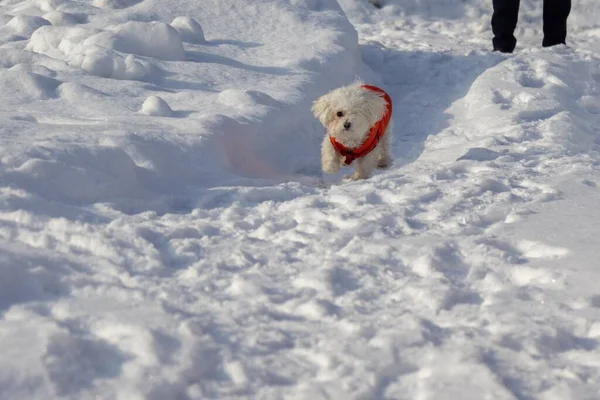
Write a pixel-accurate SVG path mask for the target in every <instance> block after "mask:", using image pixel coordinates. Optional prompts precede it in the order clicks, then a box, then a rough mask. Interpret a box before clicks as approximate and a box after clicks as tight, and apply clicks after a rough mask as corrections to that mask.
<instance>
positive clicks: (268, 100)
mask: <svg viewBox="0 0 600 400" xmlns="http://www.w3.org/2000/svg"><path fill="white" fill-rule="evenodd" d="M218 100H219V103H221V104H223V105H224V106H228V107H232V108H235V109H237V110H239V111H240V112H246V113H248V114H255V113H257V112H266V111H267V110H268V109H270V108H275V107H280V106H281V104H280V103H279V102H278V101H277V100H275V99H274V98H272V97H271V96H269V95H268V94H266V93H263V92H260V91H257V90H240V89H227V90H224V91H222V92H221V93H219V97H218Z"/></svg>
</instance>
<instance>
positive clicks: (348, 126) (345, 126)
mask: <svg viewBox="0 0 600 400" xmlns="http://www.w3.org/2000/svg"><path fill="white" fill-rule="evenodd" d="M351 126H352V124H351V123H350V122H348V121H346V122H344V129H346V130H348V129H350V127H351Z"/></svg>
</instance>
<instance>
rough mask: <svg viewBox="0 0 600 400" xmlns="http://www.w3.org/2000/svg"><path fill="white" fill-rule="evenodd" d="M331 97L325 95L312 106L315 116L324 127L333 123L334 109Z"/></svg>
mask: <svg viewBox="0 0 600 400" xmlns="http://www.w3.org/2000/svg"><path fill="white" fill-rule="evenodd" d="M330 100H331V96H330V95H329V94H325V95H323V96H321V97H319V98H318V99H317V100H315V101H314V102H313V104H312V112H313V115H314V116H315V117H316V118H318V119H319V121H321V123H322V124H323V126H329V124H330V123H331V121H333V109H332V108H331V101H330Z"/></svg>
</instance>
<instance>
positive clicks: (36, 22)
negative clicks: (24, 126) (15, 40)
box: [6, 15, 50, 37]
mask: <svg viewBox="0 0 600 400" xmlns="http://www.w3.org/2000/svg"><path fill="white" fill-rule="evenodd" d="M45 25H50V22H49V21H48V20H46V19H44V18H42V17H36V16H29V15H18V16H16V17H14V18H12V19H11V20H10V21H9V22H8V23H7V24H6V27H7V28H9V29H11V30H12V32H13V33H14V34H16V35H21V36H27V37H29V36H31V34H32V33H33V32H35V31H36V30H37V29H39V28H40V27H42V26H45Z"/></svg>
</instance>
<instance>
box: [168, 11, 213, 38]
mask: <svg viewBox="0 0 600 400" xmlns="http://www.w3.org/2000/svg"><path fill="white" fill-rule="evenodd" d="M171 26H172V27H173V28H175V30H177V32H179V35H180V36H181V39H182V40H183V41H184V42H188V43H205V42H206V39H205V38H204V31H203V30H202V27H201V26H200V24H199V23H198V21H196V20H195V19H194V18H190V17H177V18H175V19H174V20H173V22H171Z"/></svg>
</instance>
